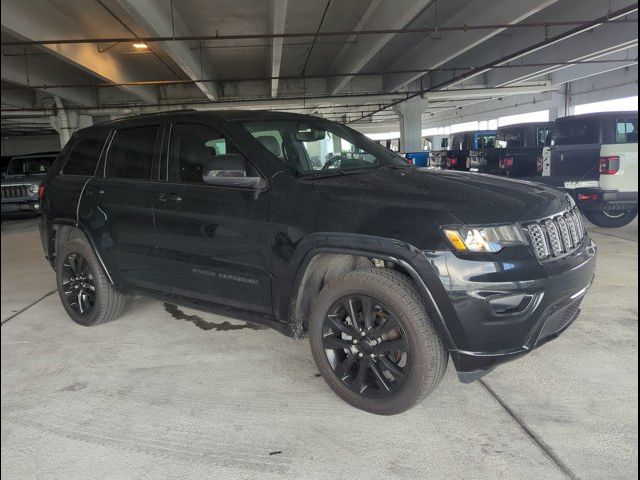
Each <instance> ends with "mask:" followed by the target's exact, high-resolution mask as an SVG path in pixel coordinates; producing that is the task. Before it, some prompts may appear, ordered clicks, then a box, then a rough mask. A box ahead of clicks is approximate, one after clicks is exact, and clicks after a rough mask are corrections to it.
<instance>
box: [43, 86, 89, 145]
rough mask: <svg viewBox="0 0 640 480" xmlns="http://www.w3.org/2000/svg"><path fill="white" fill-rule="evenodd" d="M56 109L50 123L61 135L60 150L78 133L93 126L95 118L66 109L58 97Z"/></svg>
mask: <svg viewBox="0 0 640 480" xmlns="http://www.w3.org/2000/svg"><path fill="white" fill-rule="evenodd" d="M56 107H57V108H56V115H54V116H51V117H49V122H50V123H51V126H52V127H53V129H54V130H55V131H56V132H58V135H60V148H64V146H65V145H66V144H67V142H68V141H69V139H71V136H72V135H73V134H74V133H75V132H76V131H78V130H80V129H81V128H85V127H90V126H91V125H93V117H91V116H90V115H83V114H80V113H78V112H77V111H75V110H68V109H66V108H65V106H64V104H63V103H62V100H61V99H60V98H58V97H56Z"/></svg>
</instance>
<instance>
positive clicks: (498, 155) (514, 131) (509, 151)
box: [469, 122, 553, 178]
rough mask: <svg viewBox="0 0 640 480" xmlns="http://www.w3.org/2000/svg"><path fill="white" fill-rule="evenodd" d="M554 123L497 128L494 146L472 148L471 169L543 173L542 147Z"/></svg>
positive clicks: (507, 174) (527, 174) (495, 172)
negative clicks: (478, 148)
mask: <svg viewBox="0 0 640 480" xmlns="http://www.w3.org/2000/svg"><path fill="white" fill-rule="evenodd" d="M552 127H553V122H543V123H522V124H518V125H509V126H506V127H500V128H498V132H497V134H496V144H495V147H493V148H491V147H489V148H485V149H482V150H472V151H471V152H470V154H469V170H470V171H472V172H478V173H488V174H492V175H502V176H505V177H513V178H521V177H535V176H537V175H541V174H542V150H543V148H544V146H545V142H546V140H547V137H548V135H549V133H550V132H551V129H552Z"/></svg>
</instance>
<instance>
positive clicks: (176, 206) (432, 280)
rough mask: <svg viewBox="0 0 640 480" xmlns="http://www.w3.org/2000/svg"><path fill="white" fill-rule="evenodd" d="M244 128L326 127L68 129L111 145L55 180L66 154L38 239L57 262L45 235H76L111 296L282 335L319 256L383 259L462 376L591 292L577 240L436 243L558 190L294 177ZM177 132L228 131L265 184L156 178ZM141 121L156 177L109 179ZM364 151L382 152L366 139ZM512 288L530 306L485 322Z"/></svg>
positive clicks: (528, 213) (586, 252) (218, 124)
mask: <svg viewBox="0 0 640 480" xmlns="http://www.w3.org/2000/svg"><path fill="white" fill-rule="evenodd" d="M247 119H263V120H266V119H284V120H300V121H306V122H311V121H313V122H316V123H317V122H319V121H320V122H322V120H318V119H316V118H314V119H310V118H309V117H304V116H297V115H293V114H283V113H271V112H217V113H213V112H212V113H197V112H182V113H168V114H163V115H154V116H149V117H138V118H135V119H129V120H126V119H125V120H120V121H115V122H109V123H106V124H102V125H98V126H95V127H92V128H90V129H88V130H83V131H81V132H79V133H78V134H77V137H82V136H83V135H87V134H95V132H96V131H98V130H100V131H105V132H106V133H107V135H108V140H107V142H106V144H105V147H104V149H103V150H102V151H101V152H98V153H97V154H96V163H97V168H96V174H95V175H94V176H93V177H86V178H85V177H78V178H75V177H74V178H70V177H68V176H65V175H63V174H59V171H60V164H61V163H62V162H63V158H64V155H62V156H61V159H60V160H59V161H58V164H57V165H56V166H54V168H53V169H52V172H51V173H50V175H49V176H48V178H47V180H45V187H46V195H45V199H44V201H43V213H44V215H43V219H42V222H43V223H42V228H41V231H42V236H43V244H44V246H45V252H47V255H48V256H49V258H50V259H51V258H52V257H53V255H55V251H54V249H53V246H52V239H53V238H54V231H55V228H57V227H58V226H59V225H62V224H67V225H76V226H77V227H78V228H79V229H81V230H82V231H83V232H84V233H85V234H86V236H87V238H88V239H89V241H90V242H91V244H92V245H93V246H94V249H95V250H96V253H97V254H98V256H99V257H100V259H101V261H102V262H103V264H104V267H105V269H106V270H107V272H108V273H109V275H110V276H111V279H112V280H113V282H114V284H115V285H116V286H117V288H119V289H120V290H122V291H124V292H127V291H131V292H142V293H144V294H148V295H152V296H155V297H159V298H161V299H163V300H165V301H167V302H170V303H175V304H179V305H188V306H190V307H194V308H199V309H202V310H207V311H213V312H216V313H221V314H224V315H228V316H232V317H236V318H239V319H242V320H245V321H251V322H254V323H260V324H263V325H268V326H270V327H273V328H276V329H278V330H279V331H282V332H284V333H287V334H289V335H293V336H299V335H304V333H305V332H304V326H305V323H304V322H306V319H296V318H294V317H295V316H294V315H293V312H292V305H293V303H294V302H293V300H294V299H295V298H296V296H297V294H298V289H299V285H300V281H301V279H302V278H303V275H304V271H305V269H306V267H307V266H308V265H309V263H310V261H311V259H312V258H313V257H314V256H316V255H317V254H320V253H336V254H351V255H359V256H363V257H368V258H375V259H381V260H385V261H387V262H390V263H391V264H393V265H395V266H396V268H399V269H401V270H403V271H404V273H406V274H407V275H409V276H410V277H412V279H413V280H414V282H415V284H416V286H417V288H418V290H419V291H420V293H421V294H422V296H423V299H424V302H425V304H426V306H427V307H428V310H429V312H430V313H431V315H432V316H433V318H434V320H435V322H436V325H437V327H438V329H439V332H440V333H441V335H442V337H443V339H444V341H445V343H446V345H447V347H448V348H449V350H450V352H451V355H452V358H453V360H454V363H455V364H456V367H457V368H458V370H459V372H461V376H462V378H463V379H466V380H469V379H474V378H476V377H477V376H478V373H477V372H479V371H480V372H486V371H488V370H490V369H491V368H493V367H494V366H495V365H497V364H498V363H501V362H504V361H507V360H510V359H512V358H516V357H518V356H520V355H522V354H523V353H526V352H527V351H529V350H530V349H531V348H534V347H535V346H536V345H537V344H538V338H537V335H538V334H539V332H540V331H542V329H543V327H544V325H545V323H546V321H547V319H548V318H550V316H551V315H552V314H553V313H554V312H555V311H557V310H558V309H560V308H564V305H565V304H566V303H567V302H569V303H572V302H574V301H575V300H576V299H575V298H572V297H573V296H574V295H575V294H576V293H578V292H583V291H586V290H585V289H587V288H588V286H589V285H590V284H591V281H592V279H593V276H594V272H595V258H596V248H595V245H594V244H593V243H592V242H591V240H589V239H588V238H586V239H585V241H584V243H583V245H582V246H581V247H580V248H578V249H576V251H574V252H573V253H572V254H571V255H568V256H566V257H563V258H561V259H557V260H553V261H551V262H540V261H538V260H537V259H536V257H535V254H534V253H533V250H532V249H531V248H530V247H529V246H520V247H511V248H506V249H504V250H503V251H501V252H500V253H497V254H479V255H462V254H457V253H453V252H452V250H451V249H450V247H449V245H448V243H447V242H446V241H445V239H444V237H443V236H442V234H441V228H442V227H443V226H452V225H463V224H466V225H483V224H501V223H510V224H513V223H519V222H527V221H532V220H537V219H540V218H544V217H548V216H551V215H555V214H557V213H559V212H562V211H565V210H568V209H569V208H571V206H572V205H571V200H570V199H569V198H568V196H567V195H566V194H564V193H562V192H560V191H558V190H555V189H551V188H548V187H545V186H542V185H539V184H533V183H527V182H522V181H518V180H510V179H504V178H498V177H491V176H487V175H478V174H469V173H461V172H450V171H440V172H438V171H433V170H428V169H419V168H413V167H406V168H405V167H397V166H395V167H382V168H378V169H375V170H371V171H358V172H348V173H343V174H338V173H336V174H332V175H325V176H322V177H320V178H300V177H298V176H296V175H295V174H294V173H293V172H292V171H291V170H290V169H289V168H287V166H286V165H285V164H284V163H283V162H281V161H280V160H279V159H278V158H277V157H275V156H274V155H273V154H272V153H271V152H270V151H269V150H267V149H266V148H265V147H264V146H263V145H262V144H261V143H260V142H258V141H256V140H255V139H254V138H253V137H252V136H251V135H250V134H249V133H248V132H247V131H246V130H245V129H244V128H243V127H242V124H241V122H243V121H245V120H247ZM184 121H189V122H197V123H202V124H206V125H211V126H212V127H215V128H217V129H219V130H220V131H221V132H223V133H224V135H225V136H226V137H227V138H228V139H229V140H230V141H231V142H233V143H234V144H235V145H237V146H238V149H239V150H240V153H242V154H243V155H244V156H245V157H246V158H247V160H248V161H249V162H250V163H251V164H252V166H253V167H255V169H256V171H258V172H259V174H260V175H261V176H262V177H263V179H264V181H265V182H264V185H263V186H261V187H259V188H231V187H217V186H213V185H204V184H202V185H194V184H186V183H182V184H180V183H172V182H169V181H167V178H166V175H164V174H163V172H164V171H166V163H165V162H167V157H166V151H167V148H168V143H169V140H168V138H169V137H170V130H171V125H172V124H173V123H178V122H184ZM145 124H160V125H161V133H160V134H159V139H160V140H159V145H160V147H159V148H158V149H157V151H156V152H155V155H156V156H155V159H156V160H155V166H156V168H157V175H155V174H154V176H153V178H152V179H150V180H145V181H137V180H125V179H112V178H104V174H103V172H104V171H105V169H104V162H105V158H107V156H108V150H109V141H110V139H112V138H113V136H114V132H115V131H117V130H118V129H119V128H125V127H131V126H135V125H145ZM354 135H359V134H355V133H354ZM361 141H362V142H366V144H367V145H368V146H369V147H370V148H372V149H375V148H380V149H382V147H380V146H379V145H376V144H374V142H371V141H369V140H367V139H365V138H364V137H361ZM384 154H385V155H388V152H386V150H385V153H384ZM81 192H83V193H82V194H81ZM78 199H80V200H79V204H78ZM514 293H515V294H517V293H526V294H530V295H533V296H534V297H535V298H536V302H534V303H533V304H532V305H531V308H528V309H527V310H526V311H525V312H521V313H519V314H517V315H511V316H496V315H495V314H493V313H492V311H491V309H490V308H489V304H488V302H487V298H489V297H492V296H496V295H498V296H499V295H509V294H514ZM582 294H583V293H581V294H580V295H582ZM172 308H173V307H172ZM174 313H175V312H174Z"/></svg>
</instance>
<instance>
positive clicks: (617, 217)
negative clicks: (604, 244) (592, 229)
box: [584, 208, 638, 228]
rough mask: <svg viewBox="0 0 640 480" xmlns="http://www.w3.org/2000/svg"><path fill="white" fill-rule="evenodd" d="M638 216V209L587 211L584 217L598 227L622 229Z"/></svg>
mask: <svg viewBox="0 0 640 480" xmlns="http://www.w3.org/2000/svg"><path fill="white" fill-rule="evenodd" d="M637 215H638V209H637V208H636V209H633V210H620V211H607V210H587V211H585V212H584V216H585V217H587V219H588V220H589V221H590V222H591V223H593V224H594V225H597V226H598V227H603V228H620V227H624V226H625V225H629V224H630V223H631V222H633V220H634V219H635V218H636V216H637Z"/></svg>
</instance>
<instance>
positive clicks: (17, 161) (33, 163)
mask: <svg viewBox="0 0 640 480" xmlns="http://www.w3.org/2000/svg"><path fill="white" fill-rule="evenodd" d="M52 160H53V159H52V158H50V157H33V158H14V159H13V160H11V162H10V163H9V166H8V167H7V175H36V174H44V173H47V171H48V170H49V167H50V166H51V162H52Z"/></svg>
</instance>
